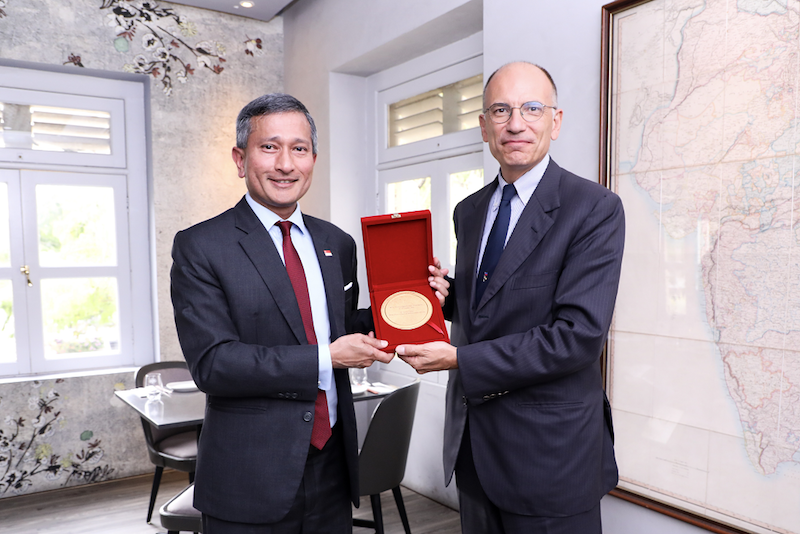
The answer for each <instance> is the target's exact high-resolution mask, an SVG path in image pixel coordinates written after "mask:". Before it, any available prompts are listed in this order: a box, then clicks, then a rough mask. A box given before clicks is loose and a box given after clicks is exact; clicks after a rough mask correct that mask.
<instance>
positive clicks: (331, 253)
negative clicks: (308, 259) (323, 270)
mask: <svg viewBox="0 0 800 534" xmlns="http://www.w3.org/2000/svg"><path fill="white" fill-rule="evenodd" d="M322 252H324V253H325V255H326V256H333V252H331V251H330V250H323V251H322Z"/></svg>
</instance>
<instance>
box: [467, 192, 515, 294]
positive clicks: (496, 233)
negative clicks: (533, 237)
mask: <svg viewBox="0 0 800 534" xmlns="http://www.w3.org/2000/svg"><path fill="white" fill-rule="evenodd" d="M516 194H517V189H516V188H515V187H514V184H507V185H506V186H504V187H503V198H502V199H501V200H500V209H499V210H498V211H497V218H496V219H495V220H494V224H493V225H492V230H491V231H490V232H489V239H487V240H486V248H485V249H484V251H483V260H482V261H481V268H480V269H479V270H478V279H477V280H476V281H475V305H476V306H477V305H478V303H479V302H480V301H481V297H482V296H483V292H484V291H486V286H488V285H489V280H491V278H492V273H493V272H494V269H495V267H497V263H498V262H499V261H500V255H501V254H502V253H503V248H504V247H505V244H506V235H507V234H508V223H509V221H510V220H511V199H512V198H514V195H516Z"/></svg>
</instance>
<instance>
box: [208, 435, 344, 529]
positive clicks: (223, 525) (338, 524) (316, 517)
mask: <svg viewBox="0 0 800 534" xmlns="http://www.w3.org/2000/svg"><path fill="white" fill-rule="evenodd" d="M340 427H341V425H339V424H337V425H335V426H334V427H333V435H332V436H331V439H329V440H328V443H326V444H325V447H323V449H322V450H321V451H320V450H317V449H315V448H314V447H309V453H308V458H307V459H306V467H305V471H304V472H303V480H302V481H301V482H300V489H299V490H298V491H297V496H296V497H295V499H294V503H293V504H292V507H291V509H289V513H288V514H286V517H284V518H283V519H282V520H280V521H279V522H277V523H269V524H251V523H235V522H230V521H224V520H222V519H219V518H216V517H211V516H209V515H206V514H203V534H328V533H330V534H352V532H353V509H352V505H351V503H350V483H349V481H348V476H347V466H346V463H345V457H344V440H343V439H342V431H341V428H340Z"/></svg>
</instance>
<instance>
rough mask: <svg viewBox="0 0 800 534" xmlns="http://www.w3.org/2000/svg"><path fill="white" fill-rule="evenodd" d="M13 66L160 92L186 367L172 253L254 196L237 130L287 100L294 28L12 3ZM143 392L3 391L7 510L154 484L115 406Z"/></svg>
mask: <svg viewBox="0 0 800 534" xmlns="http://www.w3.org/2000/svg"><path fill="white" fill-rule="evenodd" d="M0 58H4V59H14V60H22V61H29V62H35V63H44V64H55V65H66V66H68V67H70V68H75V69H81V68H84V67H85V68H90V69H99V70H106V71H112V72H134V73H142V74H144V75H146V76H147V77H148V79H149V80H150V87H151V100H150V109H151V145H152V161H151V164H152V169H153V184H152V185H153V187H152V209H153V217H154V220H155V242H154V250H155V273H156V290H157V315H158V318H157V320H158V330H159V331H158V338H159V342H160V353H161V354H160V358H161V359H166V360H176V359H181V358H182V355H181V352H180V347H179V345H178V342H177V335H176V334H175V326H174V322H173V317H172V305H171V303H170V299H169V269H170V266H171V264H172V260H171V257H170V249H171V247H172V239H173V237H174V235H175V233H176V232H177V231H178V230H181V229H183V228H186V227H188V226H190V225H192V224H194V223H196V222H199V221H201V220H204V219H207V218H209V217H211V216H213V215H216V214H218V213H220V212H222V211H224V210H225V209H227V208H229V207H231V206H233V205H234V204H235V203H236V201H238V199H239V198H240V197H241V196H242V195H243V194H244V191H245V187H244V183H243V182H242V181H241V180H240V179H239V178H238V177H237V174H236V168H235V166H234V164H233V162H232V160H231V147H232V146H233V145H234V142H235V118H236V114H237V113H238V111H239V110H240V109H241V107H242V106H243V105H244V104H246V103H247V102H249V101H250V100H252V99H253V98H255V97H257V96H259V95H262V94H264V93H268V92H273V91H280V90H281V89H282V88H283V22H282V20H281V19H280V17H277V18H275V19H273V20H272V21H270V22H268V23H267V22H261V21H256V20H251V19H246V18H242V17H237V16H234V15H228V14H224V13H218V12H214V11H208V10H203V9H195V8H191V7H187V6H183V5H178V4H171V3H167V2H148V1H140V2H129V1H122V0H59V1H57V2H55V1H53V0H0ZM0 84H2V80H0ZM312 113H313V110H312ZM133 156H134V157H136V155H133ZM144 156H145V155H144V154H142V155H140V157H144ZM132 380H133V373H132V372H126V373H113V374H107V375H101V376H89V377H81V378H64V379H62V380H61V381H57V380H53V379H51V380H44V381H41V382H32V381H25V382H18V383H10V384H0V429H1V430H2V434H0V498H2V497H7V496H9V495H11V494H13V493H15V492H19V491H26V492H34V491H42V490H46V489H53V488H56V487H62V486H72V485H75V484H81V483H87V482H92V481H97V480H105V479H111V478H119V477H124V476H130V475H134V474H140V473H147V472H151V471H152V466H150V465H149V462H148V460H147V455H146V452H145V449H144V437H143V435H142V429H141V425H140V424H139V421H138V418H137V417H136V416H135V415H134V413H133V410H131V409H130V408H127V407H125V406H122V405H121V403H119V401H116V399H115V398H114V397H113V392H114V389H115V388H120V387H122V388H128V387H132V385H133V384H132ZM34 399H37V400H35V401H34ZM56 414H57V415H56ZM20 447H22V448H20ZM26 470H27V475H25V474H23V473H24V472H25V471H26ZM4 473H5V475H4Z"/></svg>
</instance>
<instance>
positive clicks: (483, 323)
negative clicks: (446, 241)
mask: <svg viewBox="0 0 800 534" xmlns="http://www.w3.org/2000/svg"><path fill="white" fill-rule="evenodd" d="M495 187H497V181H496V180H495V181H494V182H492V183H491V184H489V185H488V186H486V187H484V188H483V189H481V190H480V191H478V192H477V193H475V194H473V195H471V196H469V197H468V198H466V199H465V200H464V201H462V202H461V203H460V204H459V205H458V206H457V207H456V209H455V213H454V220H455V228H456V236H457V238H458V249H457V253H456V269H455V280H454V282H453V285H452V286H451V293H450V296H449V297H448V299H447V302H446V305H445V316H446V317H447V318H449V319H451V320H452V321H453V325H452V340H453V344H454V345H456V346H458V365H459V368H458V369H457V370H453V371H450V381H449V384H448V388H447V409H446V410H447V411H446V421H445V436H444V440H445V441H444V467H445V479H446V482H447V483H449V481H450V478H451V477H452V474H453V470H454V467H455V463H456V458H457V456H458V451H459V447H460V444H461V438H462V434H463V430H464V425H465V422H466V420H467V417H469V428H470V437H471V444H472V450H473V456H474V460H475V467H476V469H477V472H478V476H479V478H480V481H481V484H482V485H483V487H484V489H485V491H486V494H487V495H488V497H489V498H490V499H491V500H492V501H493V502H494V503H495V504H496V505H497V506H499V507H500V508H501V509H505V510H508V511H511V512H515V513H518V514H526V515H535V516H550V517H560V516H568V515H574V514H577V513H580V512H583V511H586V510H589V509H590V508H592V507H593V506H595V505H596V504H597V503H598V501H599V499H600V498H601V497H602V495H604V494H605V493H607V492H608V491H610V490H611V489H612V488H613V487H614V486H615V485H616V483H617V468H616V462H615V460H614V451H613V445H612V432H613V431H612V425H611V412H610V408H609V406H608V401H607V400H606V399H605V395H604V393H603V389H602V388H603V384H602V380H601V373H600V355H601V353H602V350H603V345H604V343H605V339H606V335H607V333H608V330H609V327H610V324H611V316H612V313H613V310H614V302H615V299H616V294H617V287H618V284H619V273H620V265H621V261H622V249H623V245H624V233H625V220H624V213H623V210H622V203H621V202H620V199H619V197H618V196H617V195H615V194H614V193H612V192H611V191H609V190H608V189H606V188H604V187H602V186H600V185H599V184H596V183H592V182H589V181H588V180H585V179H583V178H580V177H578V176H575V175H574V174H572V173H570V172H567V171H565V170H563V169H561V168H560V167H559V166H558V165H556V163H555V162H554V161H552V160H551V161H550V164H549V165H548V167H547V170H546V171H545V173H544V176H543V177H542V180H541V182H540V183H539V185H538V186H537V188H536V191H535V192H534V194H533V196H532V197H531V199H530V201H529V202H528V204H527V205H526V207H525V209H524V210H523V212H522V215H521V216H520V219H519V222H517V225H516V227H515V228H514V231H513V233H512V234H511V237H510V238H509V240H508V243H507V245H506V248H505V249H504V251H503V255H502V256H501V258H500V262H499V264H498V265H497V268H496V269H495V273H494V276H493V279H492V280H491V281H490V283H489V285H488V287H487V288H486V292H485V293H484V295H483V297H482V299H481V302H480V303H478V305H477V307H475V306H473V304H472V302H473V293H474V290H475V267H476V265H477V255H478V253H479V247H480V239H481V235H482V232H483V224H484V221H485V218H486V213H487V210H488V206H489V200H490V198H491V196H492V192H493V191H494V190H495Z"/></svg>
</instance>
